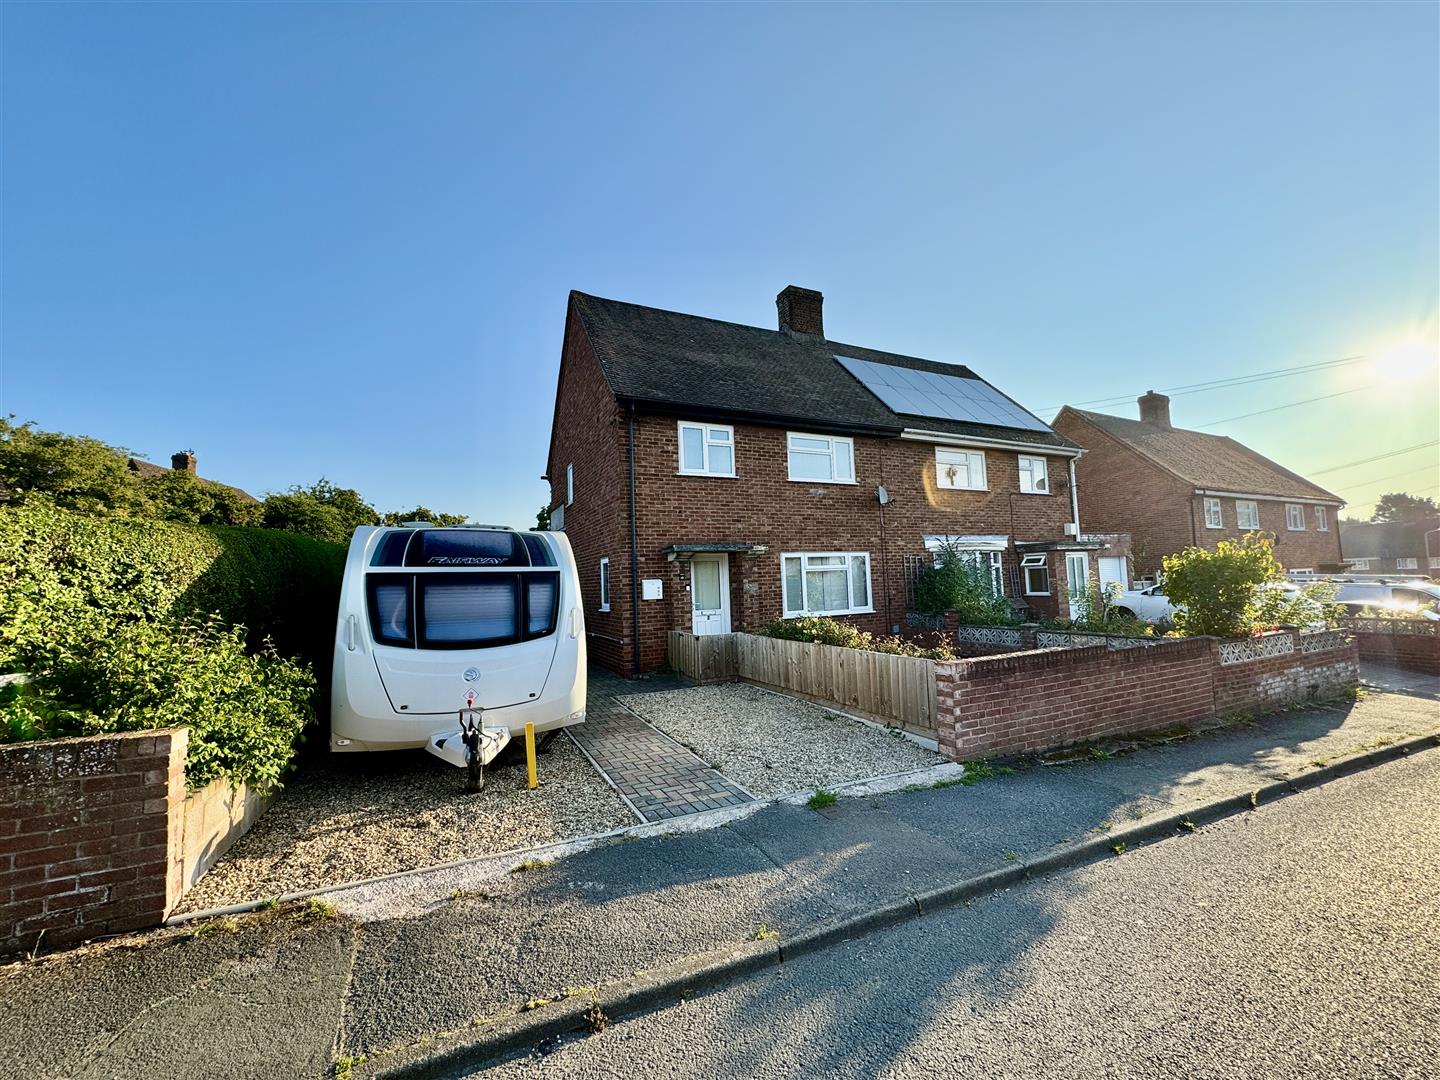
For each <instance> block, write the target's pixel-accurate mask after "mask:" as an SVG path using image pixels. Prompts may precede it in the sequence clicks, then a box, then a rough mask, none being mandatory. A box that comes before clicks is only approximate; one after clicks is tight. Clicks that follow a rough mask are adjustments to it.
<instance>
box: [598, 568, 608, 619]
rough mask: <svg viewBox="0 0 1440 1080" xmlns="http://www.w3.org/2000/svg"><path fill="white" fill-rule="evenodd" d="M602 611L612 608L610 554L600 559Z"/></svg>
mask: <svg viewBox="0 0 1440 1080" xmlns="http://www.w3.org/2000/svg"><path fill="white" fill-rule="evenodd" d="M599 610H601V611H609V610H610V556H608V555H606V556H605V557H604V558H602V559H601V560H600V608H599Z"/></svg>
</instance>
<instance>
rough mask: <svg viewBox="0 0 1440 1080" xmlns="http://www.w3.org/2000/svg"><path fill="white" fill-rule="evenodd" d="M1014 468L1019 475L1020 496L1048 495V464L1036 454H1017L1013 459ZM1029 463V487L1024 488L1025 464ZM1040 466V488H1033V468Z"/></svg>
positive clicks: (1049, 492)
mask: <svg viewBox="0 0 1440 1080" xmlns="http://www.w3.org/2000/svg"><path fill="white" fill-rule="evenodd" d="M1015 462H1016V467H1017V469H1018V470H1019V473H1020V494H1022V495H1049V494H1051V491H1050V462H1049V461H1048V460H1046V459H1045V458H1043V457H1041V456H1039V455H1038V454H1018V455H1016V458H1015ZM1026 462H1029V463H1030V483H1031V486H1030V487H1028V488H1027V487H1026V486H1025V475H1026V473H1025V463H1026ZM1036 465H1039V466H1040V484H1041V485H1042V486H1041V487H1038V488H1037V487H1035V486H1034V484H1035V466H1036Z"/></svg>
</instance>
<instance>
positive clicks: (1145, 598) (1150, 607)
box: [1110, 581, 1320, 623]
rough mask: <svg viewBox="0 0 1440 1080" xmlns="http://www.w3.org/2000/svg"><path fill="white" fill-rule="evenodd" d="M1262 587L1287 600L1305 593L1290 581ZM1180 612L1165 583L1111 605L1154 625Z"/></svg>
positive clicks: (1131, 593) (1122, 596)
mask: <svg viewBox="0 0 1440 1080" xmlns="http://www.w3.org/2000/svg"><path fill="white" fill-rule="evenodd" d="M1260 587H1261V588H1262V589H1278V590H1280V591H1281V592H1283V593H1285V594H1286V596H1285V599H1286V600H1294V599H1297V598H1298V597H1299V596H1300V595H1301V594H1302V593H1303V592H1304V591H1305V590H1303V589H1302V588H1300V586H1298V585H1296V584H1295V583H1294V582H1290V581H1276V582H1271V583H1270V584H1268V585H1262V586H1260ZM1179 610H1180V608H1179V606H1178V605H1176V604H1174V603H1172V602H1171V600H1170V598H1169V597H1168V596H1166V595H1165V583H1164V582H1160V583H1158V584H1155V585H1148V586H1146V587H1144V588H1140V589H1126V590H1124V591H1122V592H1120V593H1117V594H1116V595H1115V599H1114V601H1113V602H1112V603H1111V605H1110V611H1111V612H1112V613H1113V614H1115V615H1119V616H1121V617H1122V618H1124V617H1130V616H1133V617H1134V618H1137V619H1144V620H1145V621H1146V622H1152V623H1153V622H1174V621H1175V613H1176V612H1177V611H1179ZM1315 614H1316V618H1317V619H1318V618H1319V615H1320V612H1319V608H1318V605H1317V608H1316V612H1315Z"/></svg>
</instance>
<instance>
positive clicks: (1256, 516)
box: [1235, 499, 1260, 529]
mask: <svg viewBox="0 0 1440 1080" xmlns="http://www.w3.org/2000/svg"><path fill="white" fill-rule="evenodd" d="M1235 525H1236V526H1237V527H1238V528H1241V529H1258V528H1259V527H1260V504H1259V503H1257V502H1255V501H1254V500H1253V499H1236V500H1235Z"/></svg>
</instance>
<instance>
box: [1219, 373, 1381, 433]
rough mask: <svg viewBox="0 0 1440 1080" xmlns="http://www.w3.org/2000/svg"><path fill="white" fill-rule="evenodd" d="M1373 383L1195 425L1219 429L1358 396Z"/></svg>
mask: <svg viewBox="0 0 1440 1080" xmlns="http://www.w3.org/2000/svg"><path fill="white" fill-rule="evenodd" d="M1374 385H1375V384H1374V383H1365V384H1364V385H1362V386H1352V387H1351V388H1350V389H1349V390H1341V391H1340V392H1339V393H1336V394H1321V395H1320V396H1319V397H1312V398H1305V399H1304V400H1302V401H1290V402H1286V403H1285V404H1284V405H1276V406H1275V407H1274V408H1271V409H1260V410H1258V411H1257V412H1247V413H1241V414H1240V415H1239V416H1227V417H1225V419H1224V420H1211V421H1210V423H1208V424H1196V425H1195V427H1196V428H1197V429H1198V428H1210V427H1219V426H1220V425H1221V424H1228V423H1231V422H1232V421H1235V420H1248V419H1250V417H1252V416H1264V415H1265V414H1266V413H1272V412H1279V411H1280V410H1281V409H1293V408H1295V407H1296V406H1297V405H1313V404H1314V403H1315V402H1317V401H1329V400H1330V399H1331V398H1337V397H1344V396H1345V395H1346V394H1358V393H1359V392H1360V391H1361V390H1369V389H1370V387H1372V386H1374Z"/></svg>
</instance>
